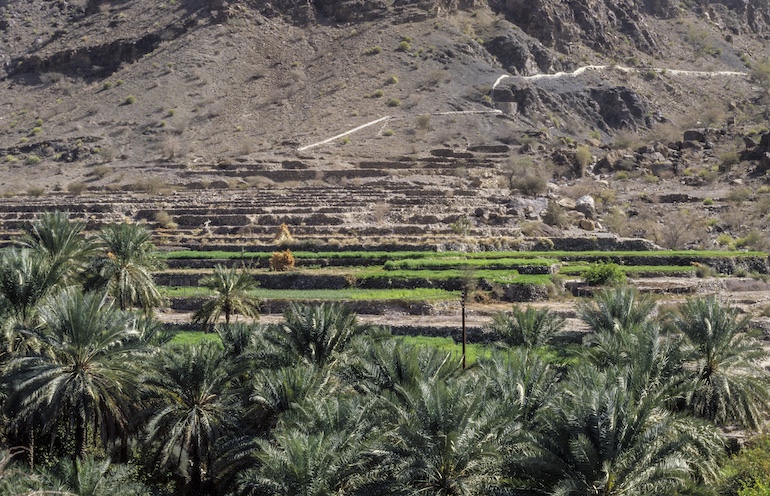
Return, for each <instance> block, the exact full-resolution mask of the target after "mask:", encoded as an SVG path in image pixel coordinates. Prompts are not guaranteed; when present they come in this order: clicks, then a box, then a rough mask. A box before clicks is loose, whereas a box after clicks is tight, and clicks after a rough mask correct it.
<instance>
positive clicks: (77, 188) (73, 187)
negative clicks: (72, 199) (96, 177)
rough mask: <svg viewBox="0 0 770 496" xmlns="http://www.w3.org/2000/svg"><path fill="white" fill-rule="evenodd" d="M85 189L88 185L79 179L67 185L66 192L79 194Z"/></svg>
mask: <svg viewBox="0 0 770 496" xmlns="http://www.w3.org/2000/svg"><path fill="white" fill-rule="evenodd" d="M86 189H88V185H87V184H86V183H83V182H80V181H76V182H72V183H69V184H68V185H67V192H68V193H71V194H73V195H79V194H81V193H82V192H83V191H85V190H86Z"/></svg>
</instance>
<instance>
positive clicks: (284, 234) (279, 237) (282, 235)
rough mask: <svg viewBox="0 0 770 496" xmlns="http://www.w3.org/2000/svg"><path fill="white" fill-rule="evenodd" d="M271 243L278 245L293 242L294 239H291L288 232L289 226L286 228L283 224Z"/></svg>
mask: <svg viewBox="0 0 770 496" xmlns="http://www.w3.org/2000/svg"><path fill="white" fill-rule="evenodd" d="M273 241H274V242H276V243H278V244H282V243H291V242H292V241H294V237H292V235H291V231H289V226H287V225H286V223H285V222H284V223H282V224H281V227H279V228H278V233H277V234H276V235H275V239H274V240H273Z"/></svg>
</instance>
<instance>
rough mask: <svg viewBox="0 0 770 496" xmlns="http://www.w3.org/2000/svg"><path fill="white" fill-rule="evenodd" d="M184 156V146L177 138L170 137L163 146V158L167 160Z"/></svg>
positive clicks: (164, 141)
mask: <svg viewBox="0 0 770 496" xmlns="http://www.w3.org/2000/svg"><path fill="white" fill-rule="evenodd" d="M179 155H182V144H181V143H180V141H179V138H177V137H176V136H169V137H167V138H166V139H165V140H163V143H162V144H161V156H162V157H163V158H164V159H166V160H171V159H172V158H174V157H176V156H179Z"/></svg>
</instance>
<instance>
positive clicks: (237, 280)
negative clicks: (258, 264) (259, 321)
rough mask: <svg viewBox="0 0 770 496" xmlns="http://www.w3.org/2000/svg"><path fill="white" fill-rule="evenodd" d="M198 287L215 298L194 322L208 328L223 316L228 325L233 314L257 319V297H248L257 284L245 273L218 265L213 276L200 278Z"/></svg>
mask: <svg viewBox="0 0 770 496" xmlns="http://www.w3.org/2000/svg"><path fill="white" fill-rule="evenodd" d="M200 285H201V286H203V287H206V288H209V289H210V290H212V291H213V292H214V297H213V298H211V299H209V300H207V301H206V303H204V304H203V306H202V307H201V308H200V309H198V311H197V312H195V313H194V314H193V317H192V320H193V323H196V324H203V326H204V328H205V329H208V328H209V327H210V326H211V325H212V324H214V323H216V322H217V321H219V318H220V316H222V315H224V316H225V325H227V326H229V325H230V318H231V317H232V315H233V314H241V315H244V316H245V317H258V316H259V298H257V297H256V296H252V295H251V294H249V292H250V291H252V290H254V289H256V288H257V286H258V285H259V283H258V282H257V281H256V280H254V278H253V277H252V276H251V275H250V274H249V273H248V272H246V270H244V269H238V268H236V267H230V268H227V267H223V266H222V265H217V266H216V268H215V269H214V273H213V274H212V275H210V276H207V277H204V278H203V279H201V282H200Z"/></svg>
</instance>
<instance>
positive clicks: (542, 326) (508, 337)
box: [487, 306, 564, 348]
mask: <svg viewBox="0 0 770 496" xmlns="http://www.w3.org/2000/svg"><path fill="white" fill-rule="evenodd" d="M487 329H488V330H489V331H491V332H493V333H494V334H495V335H496V336H498V337H499V339H500V342H501V344H502V345H504V346H526V347H528V348H532V347H535V346H543V345H545V344H547V343H548V342H549V341H550V340H551V338H553V336H554V335H555V334H556V333H558V332H559V331H561V330H562V329H564V319H563V318H561V317H560V316H558V315H556V314H555V313H553V312H552V311H550V310H548V309H547V308H543V309H540V310H538V309H536V308H533V307H531V306H527V308H526V309H525V310H521V309H520V308H517V307H514V308H513V310H512V311H511V312H498V313H496V314H495V315H493V316H492V322H491V323H490V325H489V326H488V327H487Z"/></svg>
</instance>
